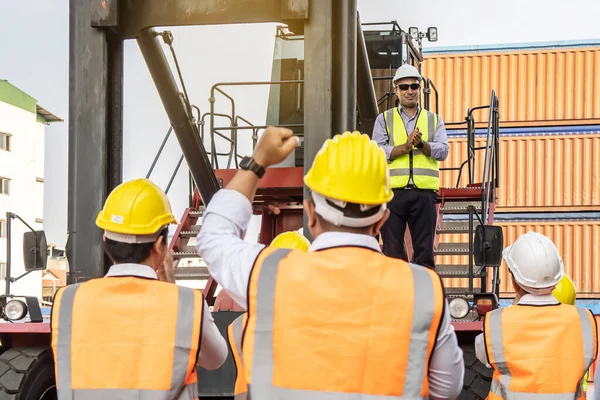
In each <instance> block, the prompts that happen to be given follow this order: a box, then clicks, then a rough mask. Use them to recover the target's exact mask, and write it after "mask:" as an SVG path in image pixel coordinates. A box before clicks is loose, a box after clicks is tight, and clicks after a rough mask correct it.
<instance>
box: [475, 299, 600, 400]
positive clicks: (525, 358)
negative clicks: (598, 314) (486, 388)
mask: <svg viewBox="0 0 600 400" xmlns="http://www.w3.org/2000/svg"><path fill="white" fill-rule="evenodd" d="M484 338H485V347H486V352H487V356H488V360H489V363H490V365H492V366H493V367H494V375H493V380H492V387H491V391H490V394H489V396H488V399H524V398H535V399H537V400H544V399H548V400H563V399H564V400H567V399H583V398H585V392H584V391H583V387H582V384H583V377H584V375H585V373H586V371H587V370H588V368H589V367H590V365H591V364H592V362H593V361H594V360H595V359H596V354H597V340H598V339H597V333H596V322H595V319H594V316H593V315H592V313H591V312H590V311H589V310H587V309H585V308H581V307H575V306H572V305H567V304H560V305H559V304H557V305H543V306H539V305H536V306H528V305H515V306H512V307H507V308H503V309H498V310H494V311H492V312H491V313H488V314H487V316H486V318H485V324H484Z"/></svg>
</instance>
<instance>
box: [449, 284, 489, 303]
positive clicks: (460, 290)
mask: <svg viewBox="0 0 600 400" xmlns="http://www.w3.org/2000/svg"><path fill="white" fill-rule="evenodd" d="M444 293H445V294H446V296H448V297H464V298H466V299H467V300H468V301H473V293H481V288H478V287H474V288H473V292H471V293H469V288H468V287H444Z"/></svg>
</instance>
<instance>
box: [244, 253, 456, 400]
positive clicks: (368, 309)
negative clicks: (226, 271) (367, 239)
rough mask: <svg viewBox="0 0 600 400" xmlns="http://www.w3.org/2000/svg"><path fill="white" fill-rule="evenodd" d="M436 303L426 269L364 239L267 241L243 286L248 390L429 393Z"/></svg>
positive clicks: (314, 397)
mask: <svg viewBox="0 0 600 400" xmlns="http://www.w3.org/2000/svg"><path fill="white" fill-rule="evenodd" d="M443 310H444V294H443V289H442V284H441V280H440V278H439V276H438V275H437V274H436V273H435V272H434V271H432V270H430V269H427V268H424V267H421V266H418V265H411V264H408V263H406V262H404V261H402V260H399V259H394V258H389V257H385V256H384V255H383V254H381V253H380V252H378V251H375V250H371V249H367V248H362V247H338V248H329V249H325V250H320V251H317V252H309V253H305V252H302V251H300V250H289V249H275V248H269V247H267V248H266V249H264V250H263V251H262V252H261V253H260V255H259V256H258V258H257V260H256V262H255V264H254V268H253V269H252V272H251V275H250V281H249V287H248V322H247V324H246V329H245V331H244V341H243V344H242V353H243V358H244V370H245V372H246V381H247V382H248V386H249V393H250V398H251V399H254V400H262V399H291V400H303V399H311V400H321V399H334V398H335V399H336V400H345V399H358V398H360V399H370V400H376V399H377V400H380V399H381V400H389V399H421V398H427V397H428V395H429V382H428V370H429V359H430V356H431V353H432V351H433V348H434V346H435V342H436V337H437V331H438V327H439V325H440V322H441V319H442V316H443Z"/></svg>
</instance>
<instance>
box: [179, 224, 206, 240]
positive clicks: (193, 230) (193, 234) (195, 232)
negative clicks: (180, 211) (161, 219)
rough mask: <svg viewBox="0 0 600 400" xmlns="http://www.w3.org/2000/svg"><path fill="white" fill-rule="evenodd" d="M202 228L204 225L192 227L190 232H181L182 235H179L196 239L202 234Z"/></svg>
mask: <svg viewBox="0 0 600 400" xmlns="http://www.w3.org/2000/svg"><path fill="white" fill-rule="evenodd" d="M201 227H202V225H192V226H190V230H189V231H181V233H180V234H179V235H180V236H181V237H184V238H192V237H196V236H198V232H200V228H201Z"/></svg>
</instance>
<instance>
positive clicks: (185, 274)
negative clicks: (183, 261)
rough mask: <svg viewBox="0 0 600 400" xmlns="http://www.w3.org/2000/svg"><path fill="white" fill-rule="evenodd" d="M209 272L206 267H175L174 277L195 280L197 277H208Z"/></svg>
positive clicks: (181, 279)
mask: <svg viewBox="0 0 600 400" xmlns="http://www.w3.org/2000/svg"><path fill="white" fill-rule="evenodd" d="M209 277H210V274H209V273H208V268H206V267H177V268H175V279H177V280H180V281H183V280H197V279H208V278H209Z"/></svg>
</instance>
